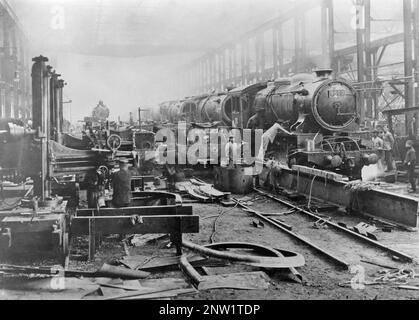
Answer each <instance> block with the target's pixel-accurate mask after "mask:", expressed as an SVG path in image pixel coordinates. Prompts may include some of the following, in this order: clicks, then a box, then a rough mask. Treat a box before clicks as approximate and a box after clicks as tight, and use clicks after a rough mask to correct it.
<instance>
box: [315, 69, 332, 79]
mask: <svg viewBox="0 0 419 320" xmlns="http://www.w3.org/2000/svg"><path fill="white" fill-rule="evenodd" d="M314 72H315V73H316V77H317V78H322V79H324V78H330V76H331V75H332V73H333V70H332V69H318V70H315V71H314Z"/></svg>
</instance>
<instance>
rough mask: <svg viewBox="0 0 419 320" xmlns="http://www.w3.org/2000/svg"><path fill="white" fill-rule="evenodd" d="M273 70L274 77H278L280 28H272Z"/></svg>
mask: <svg viewBox="0 0 419 320" xmlns="http://www.w3.org/2000/svg"><path fill="white" fill-rule="evenodd" d="M272 68H273V69H272V70H273V77H274V79H276V78H277V77H278V27H277V26H275V27H273V28H272Z"/></svg>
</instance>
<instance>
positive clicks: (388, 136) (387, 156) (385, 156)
mask: <svg viewBox="0 0 419 320" xmlns="http://www.w3.org/2000/svg"><path fill="white" fill-rule="evenodd" d="M394 142H395V140H394V137H393V134H392V133H391V132H390V130H389V129H388V127H387V126H383V127H378V128H377V129H375V130H374V131H373V134H372V146H373V148H374V149H376V150H378V157H379V159H378V164H379V166H380V169H384V163H385V166H386V169H385V170H384V171H385V172H390V171H393V170H394V166H393V150H394Z"/></svg>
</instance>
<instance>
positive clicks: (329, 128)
mask: <svg viewBox="0 0 419 320" xmlns="http://www.w3.org/2000/svg"><path fill="white" fill-rule="evenodd" d="M158 110H159V113H158V116H157V117H156V118H155V119H154V120H155V121H157V122H159V123H162V124H169V123H171V124H173V123H178V122H180V121H186V122H187V123H191V124H192V126H193V125H194V124H195V125H196V124H199V123H208V122H209V123H212V124H215V125H217V126H220V127H228V128H239V129H244V128H249V129H263V130H264V132H265V134H264V139H269V141H270V144H269V148H268V150H266V151H267V153H265V154H267V155H268V156H270V157H273V158H275V159H276V160H280V161H286V162H287V163H288V165H289V166H290V167H291V166H293V165H303V166H310V167H315V168H319V169H324V170H330V171H334V172H339V173H341V174H343V175H345V176H348V177H350V178H353V179H355V178H359V177H360V175H361V169H362V167H363V166H365V165H370V164H375V163H376V162H377V160H378V157H377V155H376V151H375V150H372V149H370V148H367V147H366V146H365V145H363V143H362V140H363V139H362V137H363V135H364V133H363V132H361V131H360V125H359V112H358V108H357V95H356V91H355V90H354V88H353V87H352V85H351V84H350V83H348V82H347V81H345V80H343V79H333V78H332V70H318V71H316V72H315V74H297V75H294V76H293V77H291V78H289V79H279V80H277V81H272V82H262V83H256V84H251V85H247V86H243V87H240V88H235V89H232V90H229V91H228V92H223V93H219V94H209V95H202V96H198V97H192V98H186V99H184V100H181V101H169V102H165V103H162V104H160V105H159V109H158Z"/></svg>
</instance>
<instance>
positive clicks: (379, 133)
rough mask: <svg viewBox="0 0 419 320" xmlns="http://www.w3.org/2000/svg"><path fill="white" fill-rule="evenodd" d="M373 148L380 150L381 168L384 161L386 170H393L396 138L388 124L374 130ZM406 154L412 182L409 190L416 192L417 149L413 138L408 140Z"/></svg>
mask: <svg viewBox="0 0 419 320" xmlns="http://www.w3.org/2000/svg"><path fill="white" fill-rule="evenodd" d="M372 144H373V148H374V149H377V150H378V158H379V159H378V166H379V168H380V169H383V168H384V162H385V165H386V170H384V171H385V172H391V171H393V170H394V169H395V168H394V165H393V151H394V144H395V139H394V137H393V134H392V133H391V132H390V130H389V128H388V127H387V126H383V127H378V128H377V129H376V130H374V131H373V136H372ZM405 147H406V150H407V152H406V156H405V159H404V161H403V164H404V166H405V167H406V169H407V178H408V181H409V183H410V186H411V189H409V190H408V192H409V193H415V192H416V190H417V188H416V174H415V168H416V150H415V148H414V142H413V141H412V140H408V141H406V145H405Z"/></svg>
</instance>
